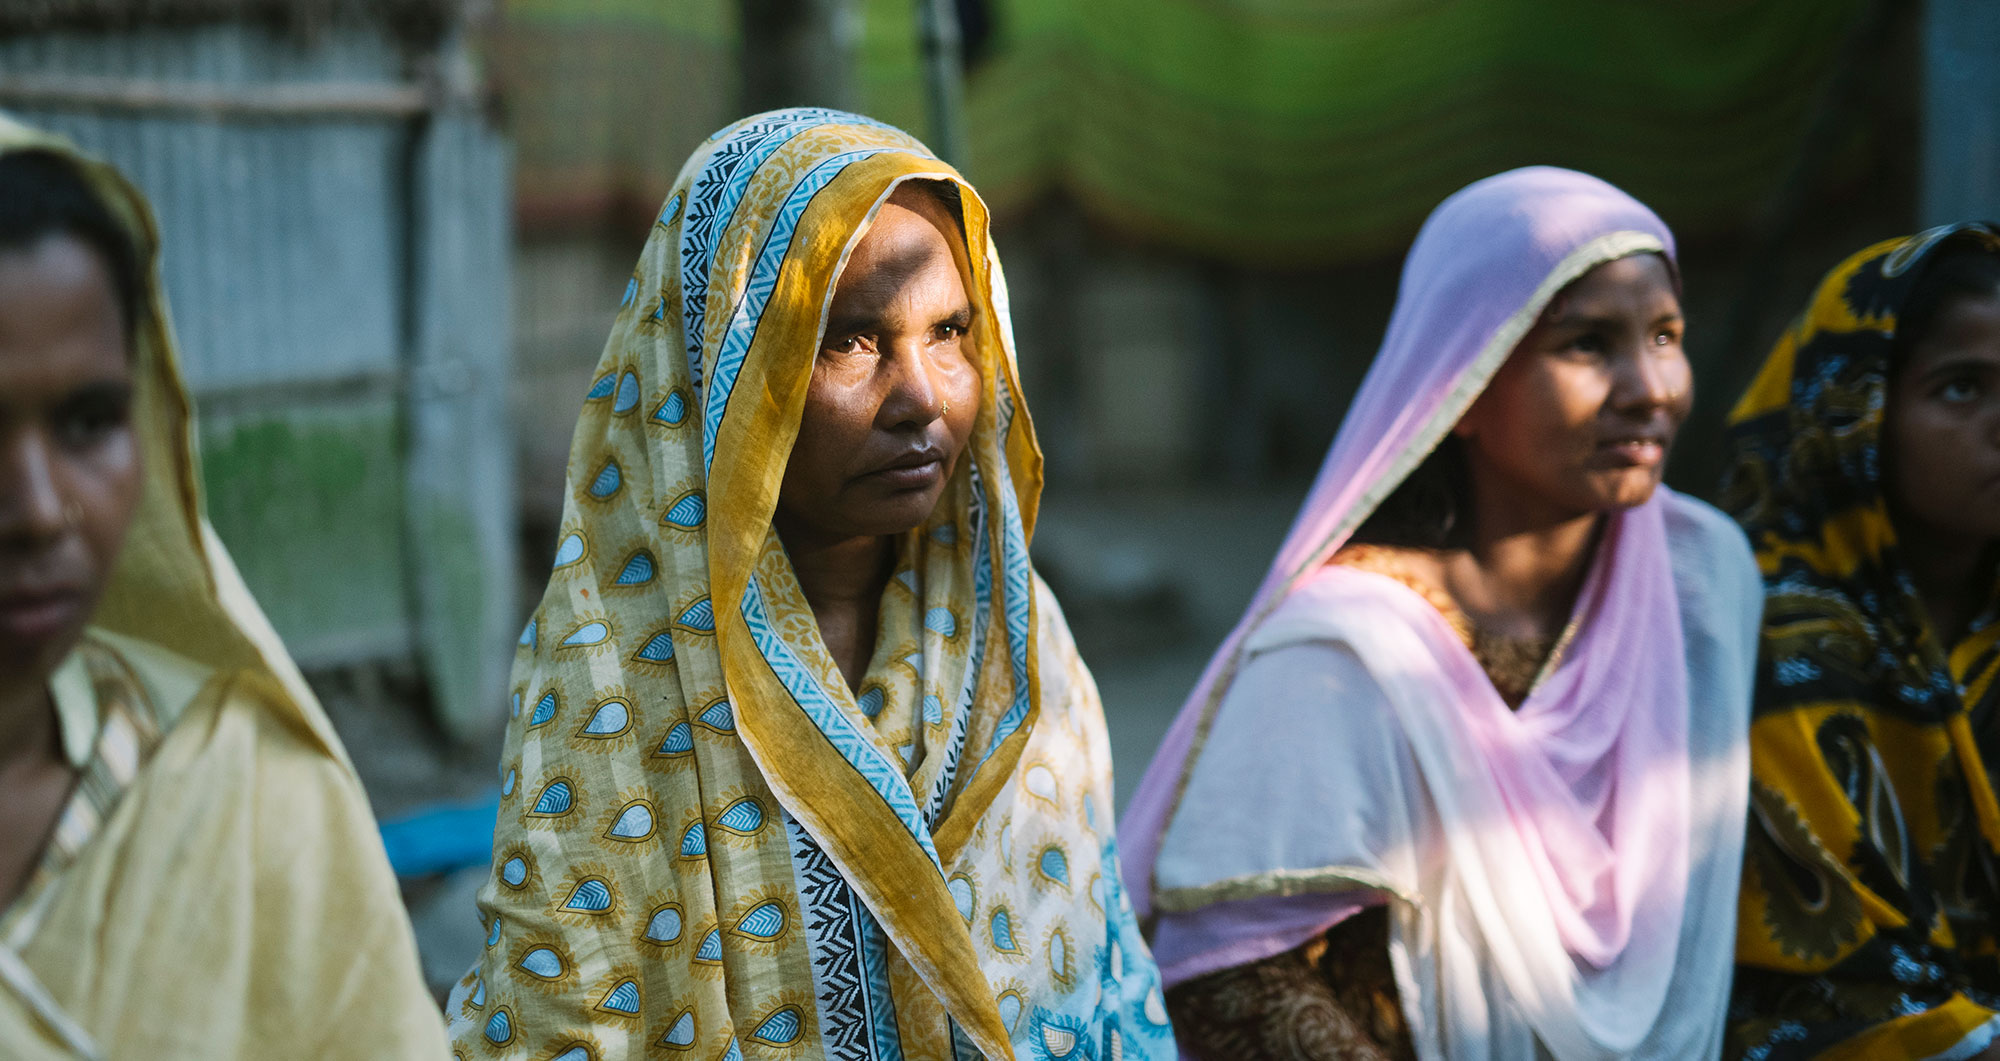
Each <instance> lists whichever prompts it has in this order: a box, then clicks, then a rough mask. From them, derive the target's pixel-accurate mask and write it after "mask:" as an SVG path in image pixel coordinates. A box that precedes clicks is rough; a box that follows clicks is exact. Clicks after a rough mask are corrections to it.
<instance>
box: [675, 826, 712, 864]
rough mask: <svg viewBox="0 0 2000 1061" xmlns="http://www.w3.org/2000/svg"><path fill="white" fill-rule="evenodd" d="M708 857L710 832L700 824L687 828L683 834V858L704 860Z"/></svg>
mask: <svg viewBox="0 0 2000 1061" xmlns="http://www.w3.org/2000/svg"><path fill="white" fill-rule="evenodd" d="M707 855H708V830H707V829H705V828H703V827H702V824H701V823H700V822H695V823H694V824H693V825H690V826H688V827H687V832H684V833H682V834H681V857H682V858H703V857H706V856H707Z"/></svg>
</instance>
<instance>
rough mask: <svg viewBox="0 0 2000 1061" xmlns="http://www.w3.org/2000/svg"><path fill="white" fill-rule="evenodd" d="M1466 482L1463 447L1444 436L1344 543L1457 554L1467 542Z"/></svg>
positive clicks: (1469, 485)
mask: <svg viewBox="0 0 2000 1061" xmlns="http://www.w3.org/2000/svg"><path fill="white" fill-rule="evenodd" d="M1471 516H1472V480H1471V475H1470V473H1469V472H1468V471H1467V470H1466V465H1465V443H1464V442H1463V441H1462V440H1460V439H1459V437H1458V436H1457V435H1446V436H1445V437H1444V441H1442V442H1439V443H1438V445H1437V448H1436V449H1434V450H1431V451H1430V453H1429V454H1428V455H1427V456H1425V457H1424V459H1423V463H1421V464H1418V465H1417V467H1416V470H1415V471H1412V472H1411V473H1410V474H1409V477H1408V478H1406V479H1404V480H1403V481H1402V482H1400V483H1398V484H1396V489H1394V490H1392V491H1390V493H1389V496H1388V497H1385V498H1383V499H1382V503H1381V504H1380V505H1377V506H1375V511H1373V512H1371V513H1369V514H1368V518H1367V519H1365V520H1362V521H1361V526H1359V527H1356V528H1355V529H1354V535H1353V537H1352V538H1350V539H1348V540H1349V541H1352V542H1355V543H1356V544H1365V545H1394V546H1401V547H1404V548H1414V549H1462V548H1465V547H1466V546H1468V545H1470V544H1471V540H1472V519H1471Z"/></svg>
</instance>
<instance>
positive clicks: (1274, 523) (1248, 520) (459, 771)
mask: <svg viewBox="0 0 2000 1061" xmlns="http://www.w3.org/2000/svg"><path fill="white" fill-rule="evenodd" d="M1302 495H1303V487H1298V488H1293V489H1269V490H1257V491H1206V492H1197V491H1167V490H1154V491H1120V492H1099V493H1088V494H1084V493H1069V494H1056V495H1054V496H1051V497H1048V498H1046V499H1044V502H1043V506H1042V517H1041V526H1040V529H1039V531H1038V533H1037V538H1036V542H1035V555H1036V563H1037V565H1038V567H1039V568H1040V569H1041V570H1042V572H1043V575H1044V577H1045V578H1047V579H1048V580H1049V582H1050V584H1051V585H1052V586H1053V587H1054V588H1055V590H1056V594H1057V596H1058V598H1059V599H1060V600H1061V602H1062V604H1063V607H1064V610H1065V612H1066V614H1067V615H1068V617H1069V620H1070V625H1071V628H1072V630H1074V632H1075V634H1076V639H1077V644H1078V646H1079V648H1080V649H1081V651H1082V652H1083V656H1084V659H1085V661H1086V662H1088V663H1089V664H1090V667H1091V670H1092V672H1093V673H1094V674H1095V675H1096V678H1097V684H1098V689H1099V692H1100V693H1101V695H1102V696H1103V699H1104V708H1105V715H1106V718H1107V720H1108V723H1109V726H1110V730H1111V747H1112V756H1113V760H1114V762H1115V763H1116V770H1117V786H1118V803H1119V805H1120V806H1121V807H1122V806H1123V805H1124V803H1125V801H1126V800H1127V799H1128V798H1129V797H1130V794H1131V791H1132V789H1133V788H1134V787H1135V786H1136V785H1137V784H1138V782H1139V777H1140V775H1141V774H1142V773H1144V771H1145V768H1146V763H1147V762H1148V761H1149V760H1150V759H1151V758H1152V754H1153V749H1154V748H1155V746H1157V745H1158V743H1159V740H1160V737H1161V735H1162V734H1164V733H1165V732H1166V729H1167V726H1168V724H1169V723H1171V722H1172V721H1173V717H1174V714H1175V712H1177V711H1178V710H1179V709H1180V705H1181V702H1182V700H1183V699H1184V698H1185V697H1186V696H1187V693H1188V691H1189V690H1190V689H1191V688H1192V687H1193V685H1194V682H1195V679H1196V678H1198V677H1199V676H1200V674H1201V668H1202V666H1203V665H1204V664H1205V663H1206V662H1207V661H1208V656H1209V653H1210V652H1211V651H1212V650H1213V649H1214V647H1215V645H1216V643H1217V642H1219V641H1220V640H1221V638H1222V637H1223V635H1224V634H1226V633H1227V632H1228V630H1229V628H1230V626H1231V625H1232V624H1233V623H1234V622H1235V621H1236V618H1237V616H1238V615H1239V614H1240V613H1241V612H1242V610H1243V607H1244V605H1245V604H1246V603H1247V602H1248V600H1249V596H1250V593H1251V591H1252V590H1254V589H1255V587H1256V584H1257V581H1258V579H1259V578H1261V577H1262V575H1263V573H1264V568H1265V565H1266V564H1267V563H1268V562H1269V560H1270V556H1271V554H1272V552H1273V551H1275V550H1276V548H1277V544H1278V541H1279V539H1280V538H1281V537H1282V536H1283V534H1284V531H1285V528H1286V526H1287V525H1288V524H1289V522H1290V520H1291V517H1292V513H1293V509H1294V507H1295V506H1296V505H1297V503H1298V500H1299V498H1300V497H1301V496H1302ZM540 590H541V587H540V586H539V585H537V586H533V587H530V588H528V589H527V590H525V597H524V599H528V600H532V599H534V598H535V597H536V596H538V595H539V594H540ZM311 677H312V679H313V682H314V685H315V687H316V688H317V689H318V690H319V691H320V694H321V696H322V697H323V698H324V699H325V700H326V703H327V708H328V713H329V714H330V715H332V716H333V719H334V723H335V725H336V727H337V728H338V729H339V730H340V733H341V737H342V739H343V740H345V741H346V742H347V746H348V749H349V751H350V752H351V754H352V755H353V757H354V761H355V765H356V767H357V769H359V770H360V772H361V775H362V781H363V783H364V784H365V785H366V786H367V788H368V791H369V796H370V798H371V799H372V800H373V802H374V805H375V810H376V813H377V814H378V815H379V816H381V817H384V818H393V817H395V816H398V815H401V814H404V813H407V812H408V811H410V810H412V809H415V808H417V807H421V806H426V805H431V804H435V803H438V802H470V801H476V800H478V799H481V798H484V797H485V796H487V794H488V793H489V792H490V790H491V789H492V788H493V786H494V785H495V784H496V783H497V781H496V778H495V764H496V763H497V762H498V759H499V747H498V744H497V742H495V743H492V744H490V745H488V746H481V747H473V748H451V747H449V746H447V745H446V743H445V742H444V740H443V739H442V737H441V735H440V734H439V733H438V731H437V730H436V729H435V728H434V727H432V726H431V725H430V724H429V722H428V721H427V717H426V715H425V712H424V710H423V707H422V692H421V687H420V685H419V683H418V682H417V681H416V679H415V676H414V674H412V673H408V672H403V671H397V670H394V669H373V670H360V671H342V672H336V673H325V674H315V675H312V676H311ZM485 878H486V870H485V868H484V867H480V868H476V869H472V870H467V871H464V872H462V873H459V874H456V875H452V876H448V877H432V878H427V879H422V880H412V881H405V882H404V898H405V900H406V901H407V902H408V903H409V905H410V911H411V916H412V920H413V921H414V923H415V924H416V929H417V941H418V946H419V948H420V950H421V951H422V953H423V957H424V964H425V967H426V971H427V973H428V975H429V977H430V979H431V981H432V985H433V987H434V988H435V989H436V990H437V991H438V992H439V993H440V996H441V995H442V993H443V991H444V990H445V989H446V987H448V985H449V984H450V983H451V981H453V980H455V979H456V978H457V977H458V975H459V974H460V973H461V972H463V971H464V970H465V968H466V967H467V966H468V965H469V963H470V962H471V961H472V959H473V957H474V956H475V955H477V954H478V952H479V946H480V939H481V932H480V929H479V924H478V920H477V916H476V913H475V907H474V899H473V896H474V893H475V892H476V891H477V890H478V888H479V885H480V884H481V883H483V882H484V880H485Z"/></svg>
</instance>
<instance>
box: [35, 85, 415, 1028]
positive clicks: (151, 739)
mask: <svg viewBox="0 0 2000 1061" xmlns="http://www.w3.org/2000/svg"><path fill="white" fill-rule="evenodd" d="M157 261H158V245H157V236H156V232H155V230H154V227H153V220H152V215H151V212H150V211H149V210H148V209H147V207H146V204H145V200H144V199H143V198H142V197H141V196H140V195H139V192H138V191H137V190H136V189H135V188H133V187H132V186H131V185H130V184H129V183H127V182H126V181H125V179H124V178H123V177H121V176H119V175H118V173H117V172H115V171H114V170H112V169H111V168H110V167H109V166H105V165H103V164H100V163H97V162H94V161H92V160H89V159H86V158H83V157H81V156H79V155H77V154H76V153H75V151H74V150H73V149H72V148H71V147H70V146H69V145H68V144H67V143H66V142H64V141H61V140H58V139H56V138H53V137H49V136H44V135H42V134H39V133H36V132H34V131H32V130H30V129H27V128H25V127H23V126H21V125H19V124H16V123H15V122H13V121H12V120H11V119H9V118H7V117H6V116H5V115H4V114H0V736H4V738H5V739H4V740H0V1057H6V1058H9V1059H16V1061H31V1059H32V1061H40V1059H54V1058H62V1059H67V1061H77V1059H99V1058H103V1059H129V1061H180V1059H192V1058H201V1059H204V1061H210V1059H214V1061H227V1059H241V1061H268V1059H272V1058H353V1059H357V1061H360V1059H368V1061H374V1059H379V1058H394V1059H403V1058H410V1059H418V1058H434V1057H438V1056H440V1055H441V1054H442V1053H443V1052H444V1050H445V1042H444V1027H443V1023H442V1021H440V1020H439V1018H438V1013H437V1007H436V1005H435V1003H434V1002H433V1001H432V1000H431V998H430V995H429V992H427V991H426V990H425V989H424V985H423V978H422V976H421V975H420V973H419V971H418V967H417V955H416V947H415V944H414V941H413V940H412V939H411V934H410V926H409V921H408V919H407V918H406V917H405V915H404V913H403V905H402V902H401V899H400V897H399V896H398V895H397V892H396V881H395V878H394V876H392V875H391V873H390V870H389V862H388V859H387V858H386V857H385V856H384V854H383V851H382V842H381V839H380V838H379V836H378V835H377V833H376V830H375V822H374V819H373V818H372V817H371V816H370V814H369V810H368V800H367V797H366V795H365V794H364V793H363V792H362V790H361V784H360V782H359V780H357V779H356V777H355V776H354V770H353V767H352V766H351V765H349V763H348V761H347V755H346V753H345V752H344V751H342V749H341V746H340V742H339V740H338V739H337V738H336V737H335V736H334V733H333V728H332V727H331V726H330V725H329V724H328V723H327V720H326V716H325V715H323V714H322V713H321V712H320V708H319V704H318V703H317V702H316V701H315V700H314V699H313V695H312V692H311V691H310V690H309V689H307V688H306V685H305V682H304V681H303V680H301V679H300V677H299V673H298V670H297V668H295V667H294V666H293V665H292V661H291V659H290V658H289V657H288V656H286V654H285V650H284V647H283V646H282V645H280V644H279V642H278V639H277V635H275V634H274V633H272V631H271V627H270V625H269V624H268V623H267V622H266V621H265V619H264V615H263V613H262V612H261V611H260V610H259V609H258V607H257V604H256V602H255V601H253V600H252V599H251V598H250V595H249V592H248V591H247V590H246V589H244V586H243V583H242V581H241V580H240V579H239V578H238V577H237V574H236V568H235V567H234V565H232V564H231V562H230V559H229V554H228V553H227V552H226V551H225V550H224V549H223V547H222V544H221V543H220V542H219V541H217V540H216V537H215V533H214V531H213V530H211V529H210V528H209V525H208V521H207V520H206V519H205V518H203V516H202V508H201V484H200V477H199V469H198V466H197V464H196V462H195V457H194V449H193V445H192V438H191V421H192V412H191V410H190V408H189V405H188V397H187V394H186V392H185V391H184V390H183V389H182V387H181V378H180V370H179V367H178V365H177V363H176V361H177V359H176V356H175V353H174V344H173V337H172V334H171V331H170V329H169V327H168V318H167V312H166V303H165V301H164V299H163V298H162V296H161V291H160V287H159V277H158V273H157Z"/></svg>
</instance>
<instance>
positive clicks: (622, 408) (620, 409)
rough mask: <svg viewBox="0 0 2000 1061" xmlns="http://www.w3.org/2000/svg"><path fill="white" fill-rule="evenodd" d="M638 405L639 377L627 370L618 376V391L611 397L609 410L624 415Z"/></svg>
mask: <svg viewBox="0 0 2000 1061" xmlns="http://www.w3.org/2000/svg"><path fill="white" fill-rule="evenodd" d="M638 407H639V377H638V376H637V375H635V374H633V373H631V372H627V373H625V374H624V375H622V376H619V377H618V393H617V395H616V396H615V397H613V398H612V399H611V412H612V413H613V414H615V415H617V416H624V415H625V414H626V413H629V412H631V411H632V410H634V409H637V408H638Z"/></svg>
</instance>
